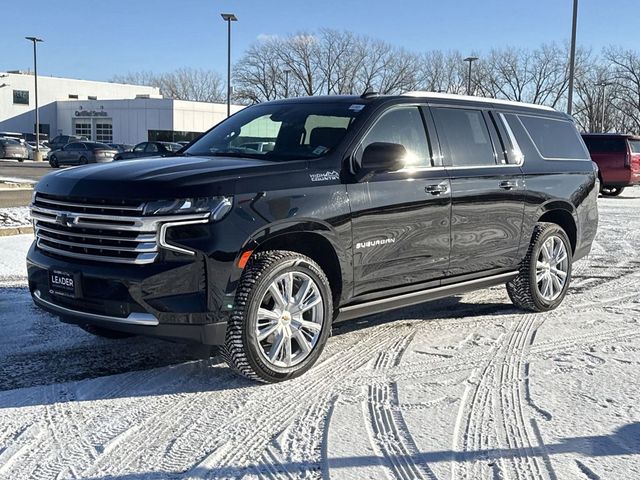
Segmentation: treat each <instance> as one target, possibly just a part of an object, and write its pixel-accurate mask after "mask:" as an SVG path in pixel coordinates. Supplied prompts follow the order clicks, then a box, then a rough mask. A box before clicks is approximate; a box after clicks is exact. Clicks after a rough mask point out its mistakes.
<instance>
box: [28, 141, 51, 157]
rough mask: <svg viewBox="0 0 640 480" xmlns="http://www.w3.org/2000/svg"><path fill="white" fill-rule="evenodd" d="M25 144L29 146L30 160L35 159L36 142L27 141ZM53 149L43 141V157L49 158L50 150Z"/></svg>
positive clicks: (41, 146) (41, 150)
mask: <svg viewBox="0 0 640 480" xmlns="http://www.w3.org/2000/svg"><path fill="white" fill-rule="evenodd" d="M24 146H25V147H27V153H28V155H29V160H33V158H34V154H35V151H36V142H25V143H24ZM50 151H51V149H50V148H49V147H47V146H45V145H43V144H42V143H41V144H40V153H41V154H42V159H43V160H47V158H48V157H49V152H50Z"/></svg>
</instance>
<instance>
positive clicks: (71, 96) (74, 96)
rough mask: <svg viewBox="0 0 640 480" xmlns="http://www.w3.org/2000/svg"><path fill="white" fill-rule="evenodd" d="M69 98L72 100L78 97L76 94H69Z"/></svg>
mask: <svg viewBox="0 0 640 480" xmlns="http://www.w3.org/2000/svg"><path fill="white" fill-rule="evenodd" d="M69 98H70V99H72V100H77V99H78V95H71V94H69Z"/></svg>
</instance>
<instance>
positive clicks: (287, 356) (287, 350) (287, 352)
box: [283, 331, 292, 366]
mask: <svg viewBox="0 0 640 480" xmlns="http://www.w3.org/2000/svg"><path fill="white" fill-rule="evenodd" d="M291 358H292V355H291V332H290V331H289V332H287V335H285V339H284V359H283V360H284V363H285V364H286V365H287V366H289V365H291Z"/></svg>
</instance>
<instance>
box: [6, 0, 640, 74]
mask: <svg viewBox="0 0 640 480" xmlns="http://www.w3.org/2000/svg"><path fill="white" fill-rule="evenodd" d="M571 5H572V0H442V1H435V0H406V1H403V0H395V1H390V0H315V1H304V0H235V1H232V0H173V1H171V0H153V1H152V0H126V1H125V0H108V1H105V2H94V1H92V0H82V1H80V0H64V1H60V0H58V1H51V0H29V1H28V2H27V3H23V2H20V1H15V0H14V1H12V2H6V4H4V5H3V11H4V15H3V21H2V28H1V29H0V51H1V52H2V55H1V56H0V70H13V69H26V68H29V67H31V62H32V59H31V47H30V44H29V43H28V42H27V41H26V40H24V39H23V38H24V36H25V35H38V36H40V37H42V38H43V39H45V42H46V43H44V44H40V45H41V46H40V47H39V48H40V49H39V71H40V73H41V74H43V75H55V76H64V77H74V78H84V79H91V80H109V79H110V78H111V77H112V76H113V75H115V74H119V73H127V72H132V71H140V70H150V71H154V72H163V71H170V70H174V69H176V68H179V67H196V68H207V69H214V70H218V71H219V72H220V73H224V72H225V69H226V26H225V23H224V22H223V21H222V19H221V18H220V15H219V14H220V12H226V11H230V12H233V13H235V14H236V15H237V16H238V18H239V22H237V23H235V24H234V25H233V28H234V33H233V39H234V45H233V55H234V58H235V59H237V58H238V57H239V56H240V55H241V54H242V52H243V51H244V49H245V48H246V47H247V46H248V45H250V44H251V43H252V42H254V41H256V39H257V38H258V36H259V35H285V34H287V33H293V32H298V31H303V30H304V31H313V30H316V29H318V28H321V27H330V28H336V29H346V30H352V31H355V32H358V33H362V34H366V35H369V36H371V37H374V38H379V39H382V40H385V41H387V42H390V43H393V44H395V45H398V46H403V47H405V48H407V49H409V50H412V51H424V50H429V49H445V50H446V49H457V50H461V51H462V52H468V51H471V50H475V51H480V52H482V51H483V50H488V49H489V48H491V47H504V46H507V45H512V46H517V47H533V46H537V45H539V44H540V43H543V42H558V43H561V42H565V41H568V39H569V36H570V28H571ZM638 7H639V5H638V0H580V12H579V14H580V16H579V22H578V27H579V30H578V42H579V45H583V46H586V47H593V48H594V49H596V50H599V49H600V48H601V47H602V46H605V45H610V44H614V45H620V46H623V47H625V48H639V47H640V28H638V18H639V15H638V14H639V13H640V12H639V8H638ZM12 10H15V11H12Z"/></svg>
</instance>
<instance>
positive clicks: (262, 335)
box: [258, 323, 281, 342]
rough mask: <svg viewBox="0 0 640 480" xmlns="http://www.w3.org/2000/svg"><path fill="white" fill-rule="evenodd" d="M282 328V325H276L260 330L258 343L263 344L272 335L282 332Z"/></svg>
mask: <svg viewBox="0 0 640 480" xmlns="http://www.w3.org/2000/svg"><path fill="white" fill-rule="evenodd" d="M280 328H281V327H280V324H279V323H275V324H272V325H269V326H268V327H264V328H263V329H260V330H258V341H259V342H262V341H263V340H265V339H266V338H268V337H269V336H270V335H271V334H273V333H276V332H277V331H278V330H280Z"/></svg>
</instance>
